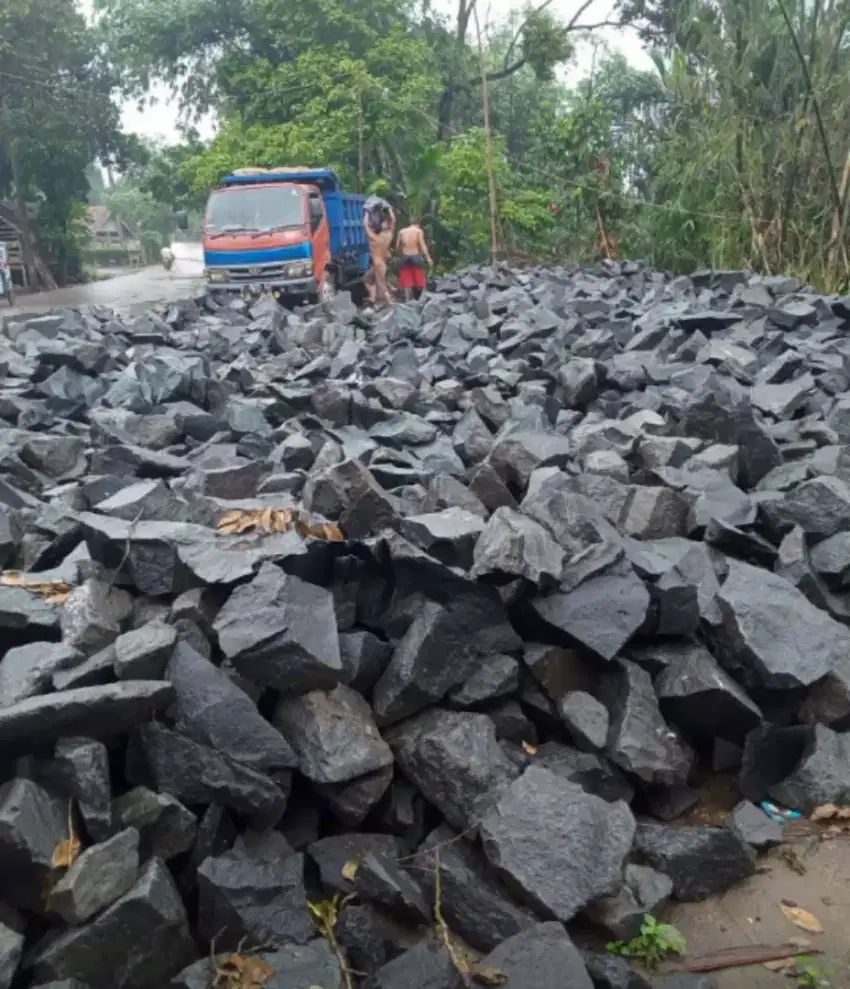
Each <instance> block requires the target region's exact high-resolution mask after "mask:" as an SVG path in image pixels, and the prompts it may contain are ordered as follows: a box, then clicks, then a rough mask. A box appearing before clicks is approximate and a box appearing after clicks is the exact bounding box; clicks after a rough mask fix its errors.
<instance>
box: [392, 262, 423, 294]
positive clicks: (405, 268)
mask: <svg viewBox="0 0 850 989" xmlns="http://www.w3.org/2000/svg"><path fill="white" fill-rule="evenodd" d="M426 284H427V279H426V278H425V272H424V270H423V269H422V268H419V267H417V266H416V265H415V264H405V265H402V269H401V271H400V272H399V273H398V287H399V288H401V289H404V288H423V289H424V288H425V285H426Z"/></svg>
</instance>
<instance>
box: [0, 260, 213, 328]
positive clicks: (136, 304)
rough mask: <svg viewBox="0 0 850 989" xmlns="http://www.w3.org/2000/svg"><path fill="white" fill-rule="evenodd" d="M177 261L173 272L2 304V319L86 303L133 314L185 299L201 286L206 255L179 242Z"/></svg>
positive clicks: (145, 273) (141, 273) (140, 274)
mask: <svg viewBox="0 0 850 989" xmlns="http://www.w3.org/2000/svg"><path fill="white" fill-rule="evenodd" d="M171 249H172V250H173V251H174V255H175V258H176V261H175V264H174V267H173V268H172V269H171V271H170V272H167V271H165V269H164V268H162V267H161V266H160V265H155V266H153V267H149V268H141V269H139V270H138V271H134V272H132V273H130V274H125V275H117V276H116V277H115V278H109V279H107V280H106V281H102V282H91V283H90V284H88V285H74V286H72V287H71V288H60V289H56V291H55V292H39V293H37V294H36V295H28V296H20V297H19V298H18V299H17V300H16V305H15V307H14V308H13V309H11V310H9V309H7V308H6V307H5V306H4V305H0V316H3V315H5V314H6V313H7V312H13V313H14V312H44V311H46V310H48V309H53V308H54V307H56V306H82V305H86V304H92V305H99V306H111V307H112V308H114V309H116V310H119V311H123V312H133V311H135V310H138V309H144V308H146V307H147V306H149V305H151V304H152V303H155V302H166V301H169V300H171V299H180V298H185V297H186V296H187V295H191V294H192V293H193V292H194V291H195V290H196V289H198V288H200V287H201V284H202V276H203V254H202V251H201V245H200V244H187V243H176V244H172V245H171Z"/></svg>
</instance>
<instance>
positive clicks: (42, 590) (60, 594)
mask: <svg viewBox="0 0 850 989" xmlns="http://www.w3.org/2000/svg"><path fill="white" fill-rule="evenodd" d="M0 584H3V585H4V586H6V587H21V588H23V589H24V590H25V591H29V592H30V593H31V594H38V596H39V597H42V598H44V599H45V601H47V603H48V604H64V603H65V601H67V599H68V595H69V594H70V593H71V586H70V584H67V583H66V582H65V581H64V580H34V579H32V578H31V577H28V576H27V575H26V574H22V573H20V571H18V570H4V571H3V573H2V574H0Z"/></svg>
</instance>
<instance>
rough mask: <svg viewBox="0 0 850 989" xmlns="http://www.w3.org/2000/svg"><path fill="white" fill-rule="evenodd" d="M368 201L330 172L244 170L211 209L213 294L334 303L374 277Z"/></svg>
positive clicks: (207, 253)
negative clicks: (345, 290)
mask: <svg viewBox="0 0 850 989" xmlns="http://www.w3.org/2000/svg"><path fill="white" fill-rule="evenodd" d="M364 203H365V197H364V196H362V195H358V194H352V193H346V192H343V191H342V187H341V186H340V182H339V178H338V177H337V175H336V173H335V172H332V171H331V170H330V169H324V168H319V169H293V168H275V169H260V168H251V169H242V170H240V171H238V172H234V173H233V174H232V175H229V176H227V178H225V179H224V181H223V183H222V185H221V186H220V187H219V188H218V189H216V190H215V191H214V192H213V193H212V194H211V195H210V198H209V201H208V202H207V210H206V219H205V223H204V278H205V280H206V283H207V286H208V287H209V289H210V290H211V291H213V292H243V291H251V292H262V291H267V292H273V293H274V294H275V295H277V296H279V297H280V298H282V299H299V300H300V299H309V300H311V301H316V300H318V299H323V298H328V297H330V296H331V295H332V294H333V293H334V291H335V290H336V289H337V288H342V287H346V286H348V285H351V284H354V283H355V282H357V281H358V280H359V279H360V278H361V277H362V276H363V275H364V274H365V273H366V271H368V269H369V244H368V238H367V236H366V232H365V230H364V229H363V208H364Z"/></svg>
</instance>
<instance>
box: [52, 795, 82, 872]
mask: <svg viewBox="0 0 850 989" xmlns="http://www.w3.org/2000/svg"><path fill="white" fill-rule="evenodd" d="M79 854H80V839H79V838H78V837H77V834H76V832H75V831H74V805H73V803H69V804H68V837H67V838H65V839H64V840H63V841H60V842H59V844H58V845H57V846H56V847H55V848H54V849H53V855H52V856H51V858H50V861H51V864H52V866H53V868H54V869H70V868H71V866H72V865H73V864H74V862H76V860H77V856H78V855H79Z"/></svg>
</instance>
